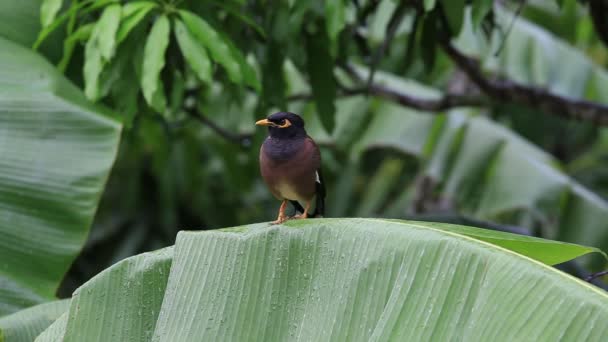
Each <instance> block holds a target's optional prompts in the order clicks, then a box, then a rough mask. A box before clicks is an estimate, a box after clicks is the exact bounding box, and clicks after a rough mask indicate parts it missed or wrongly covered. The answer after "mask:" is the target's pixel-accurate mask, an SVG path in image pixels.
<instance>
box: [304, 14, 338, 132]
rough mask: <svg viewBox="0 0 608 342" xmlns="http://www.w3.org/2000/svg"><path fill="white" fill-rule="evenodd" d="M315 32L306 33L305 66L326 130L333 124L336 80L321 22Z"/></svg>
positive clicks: (329, 129) (332, 127) (329, 130)
mask: <svg viewBox="0 0 608 342" xmlns="http://www.w3.org/2000/svg"><path fill="white" fill-rule="evenodd" d="M318 26H319V27H317V30H316V32H314V33H312V34H307V35H306V52H307V56H306V57H307V58H306V59H307V61H306V66H307V69H308V75H309V77H310V86H311V90H312V96H313V99H314V100H315V104H316V107H317V112H318V113H319V116H320V118H321V122H323V126H324V127H325V129H327V131H328V132H332V131H333V129H334V126H335V118H334V115H335V112H336V106H335V104H334V101H335V99H336V93H337V90H336V81H335V79H334V61H333V59H332V57H331V54H330V52H329V46H330V44H329V40H328V38H327V33H326V31H325V30H324V29H323V25H322V23H321V22H318Z"/></svg>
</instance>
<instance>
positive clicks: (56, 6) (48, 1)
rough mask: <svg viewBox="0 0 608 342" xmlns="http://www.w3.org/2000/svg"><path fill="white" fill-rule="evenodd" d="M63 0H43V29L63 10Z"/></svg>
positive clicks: (41, 8)
mask: <svg viewBox="0 0 608 342" xmlns="http://www.w3.org/2000/svg"><path fill="white" fill-rule="evenodd" d="M62 4H63V0H43V1H42V4H41V5H40V22H41V23H42V27H47V26H49V25H51V23H52V22H53V21H54V20H55V18H56V17H57V13H59V10H60V9H61V5H62Z"/></svg>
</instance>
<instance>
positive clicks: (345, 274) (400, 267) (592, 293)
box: [39, 219, 608, 342]
mask: <svg viewBox="0 0 608 342" xmlns="http://www.w3.org/2000/svg"><path fill="white" fill-rule="evenodd" d="M461 233H465V234H464V235H463V234H461ZM485 234H486V232H485V231H484V230H482V229H474V228H470V227H460V226H451V225H443V224H430V223H421V222H409V221H396V222H392V221H386V220H376V219H315V220H294V221H288V222H287V224H285V225H274V226H272V225H268V224H254V225H249V226H241V227H234V228H228V229H224V230H221V231H217V230H216V231H204V232H180V233H179V234H178V237H177V241H176V245H175V247H173V249H165V250H161V251H158V252H153V253H146V254H143V255H140V256H136V257H132V258H130V259H127V260H125V261H123V262H121V263H119V264H117V265H114V266H112V267H111V268H109V269H108V270H106V271H104V272H102V273H101V274H99V275H98V276H96V277H95V278H93V279H92V280H91V281H89V282H88V283H86V284H85V285H83V286H82V287H81V288H79V289H78V290H77V291H76V292H75V297H74V298H73V299H72V301H71V303H70V310H69V317H68V321H67V322H65V323H64V322H63V321H62V320H63V319H64V318H63V317H65V316H62V318H60V320H58V322H57V323H56V325H57V326H55V324H53V325H51V327H49V331H51V330H54V331H55V332H54V333H55V334H58V335H59V336H62V332H61V328H62V327H65V328H64V330H65V339H64V340H65V341H92V342H95V341H105V340H107V336H112V337H113V339H116V340H119V341H149V340H152V341H156V342H160V341H176V342H179V341H243V340H249V341H286V340H301V341H321V340H328V339H330V340H337V341H370V340H371V341H400V340H404V339H407V340H410V339H411V340H413V341H444V340H452V339H457V340H462V341H496V342H500V341H517V340H527V339H532V340H534V341H545V340H546V341H554V340H559V339H563V340H568V341H579V340H592V341H596V340H597V341H601V340H603V338H604V337H605V336H606V328H605V325H602V324H598V323H597V322H603V321H605V320H606V319H608V295H607V294H606V293H605V292H603V291H601V290H599V289H597V288H595V287H593V286H591V285H590V284H588V283H585V282H583V281H580V280H578V279H575V278H573V277H571V276H569V275H567V274H565V273H562V272H561V271H558V270H557V269H554V268H551V267H549V266H547V265H545V264H542V263H540V262H537V261H535V260H533V259H530V258H529V257H527V256H524V255H521V254H517V253H515V252H512V251H510V250H508V249H505V248H502V247H498V246H496V245H493V244H491V243H488V242H486V241H483V240H480V239H476V238H471V236H481V237H482V238H483V239H486V238H488V236H487V235H485ZM499 235H501V234H498V235H491V238H493V239H497V240H500V241H503V240H505V241H510V240H509V239H510V237H508V235H509V234H504V235H502V236H499ZM505 236H507V237H505ZM503 238H504V239H503ZM536 240H539V239H530V241H527V242H526V241H517V244H525V243H531V245H530V248H529V249H528V252H531V253H536V251H535V250H534V249H547V248H549V249H550V248H553V250H552V251H551V252H547V255H549V254H554V253H555V254H560V253H562V251H563V250H562V247H563V248H564V250H568V249H569V248H570V247H571V246H567V245H566V246H561V245H559V248H558V247H557V246H556V245H553V244H554V242H551V241H544V240H539V241H536ZM532 245H533V248H532ZM168 272H169V273H168ZM167 273H168V279H167ZM161 302H162V305H161ZM100 312H103V313H104V314H103V315H100ZM514 312H516V313H517V314H514ZM591 314H592V315H593V319H589V315H591ZM549 326H550V328H548V327H549ZM47 333H48V334H51V332H44V333H43V335H42V336H44V335H45V334H47ZM150 334H152V336H151V335H150ZM47 341H48V340H47ZM39 342H41V341H39Z"/></svg>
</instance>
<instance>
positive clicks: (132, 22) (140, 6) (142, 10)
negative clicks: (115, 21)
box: [116, 1, 158, 44]
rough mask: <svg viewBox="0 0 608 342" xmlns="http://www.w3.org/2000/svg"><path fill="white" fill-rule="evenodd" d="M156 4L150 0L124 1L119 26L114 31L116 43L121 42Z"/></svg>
mask: <svg viewBox="0 0 608 342" xmlns="http://www.w3.org/2000/svg"><path fill="white" fill-rule="evenodd" d="M157 6H158V5H157V4H156V3H154V2H151V1H135V2H129V3H126V4H125V6H124V7H123V9H122V19H121V22H120V27H119V28H118V32H117V33H116V43H117V44H120V43H122V42H123V41H124V40H125V39H126V38H127V36H128V35H129V33H130V32H131V31H132V30H133V29H134V28H135V26H137V24H139V23H140V22H141V21H142V20H143V19H144V18H145V17H146V15H147V14H148V13H149V12H150V11H151V10H152V9H154V8H155V7H157Z"/></svg>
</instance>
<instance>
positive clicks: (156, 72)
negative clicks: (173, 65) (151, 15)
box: [141, 16, 170, 113]
mask: <svg viewBox="0 0 608 342" xmlns="http://www.w3.org/2000/svg"><path fill="white" fill-rule="evenodd" d="M169 29H170V23H169V18H167V17H166V16H161V17H159V18H158V19H157V20H156V21H155V22H154V25H153V26H152V30H150V35H149V36H148V39H147V40H146V45H145V47H144V63H143V66H142V71H141V75H142V76H141V89H142V91H143V93H144V98H145V99H146V101H147V102H148V104H149V105H150V106H151V107H152V108H154V109H155V110H156V111H158V112H161V113H162V112H164V110H165V107H166V105H167V100H166V98H165V92H164V90H163V84H162V82H161V80H160V72H161V71H162V69H163V67H164V66H165V51H166V50H167V46H169Z"/></svg>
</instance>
